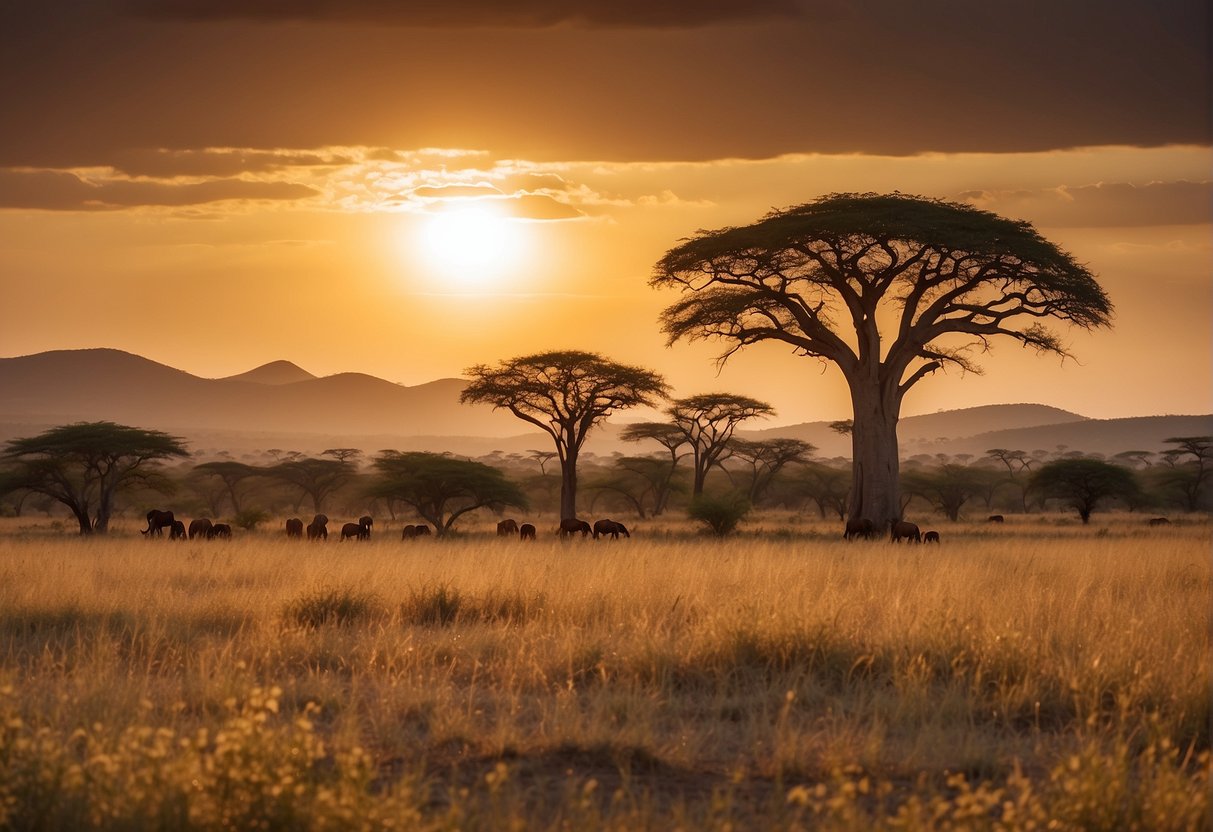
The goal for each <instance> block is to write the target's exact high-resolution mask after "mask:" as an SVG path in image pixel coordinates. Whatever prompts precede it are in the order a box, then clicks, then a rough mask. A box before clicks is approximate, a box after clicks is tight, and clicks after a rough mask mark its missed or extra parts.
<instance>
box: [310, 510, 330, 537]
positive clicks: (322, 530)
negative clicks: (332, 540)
mask: <svg viewBox="0 0 1213 832" xmlns="http://www.w3.org/2000/svg"><path fill="white" fill-rule="evenodd" d="M328 525H329V519H328V517H326V516H325V515H323V514H317V515H316V516H315V517H313V518H312V522H311V523H308V526H307V539H308V540H328V539H329V529H328Z"/></svg>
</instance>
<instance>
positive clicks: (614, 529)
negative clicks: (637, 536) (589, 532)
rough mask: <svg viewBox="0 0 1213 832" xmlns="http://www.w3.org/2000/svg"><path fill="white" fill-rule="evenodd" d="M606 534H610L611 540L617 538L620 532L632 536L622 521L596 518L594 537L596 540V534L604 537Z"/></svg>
mask: <svg viewBox="0 0 1213 832" xmlns="http://www.w3.org/2000/svg"><path fill="white" fill-rule="evenodd" d="M608 534H609V535H610V536H611V540H618V539H619V535H621V534H622V535H623V536H624V537H631V536H632V535H631V534H630V533H629V532H628V527H627V526H625V525H623V524H622V523H616V522H615V521H614V520H596V521H595V522H594V539H595V540H597V539H598V535H602V536H603V537H606V536H607V535H608Z"/></svg>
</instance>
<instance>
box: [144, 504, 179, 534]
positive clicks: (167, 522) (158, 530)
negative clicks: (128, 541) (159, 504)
mask: <svg viewBox="0 0 1213 832" xmlns="http://www.w3.org/2000/svg"><path fill="white" fill-rule="evenodd" d="M173 519H174V518H173V513H172V512H171V511H161V510H160V509H158V508H154V509H152V510H151V511H149V512H148V513H147V528H146V529H141V530H140V531H139V534H151V535H153V536H155V537H161V536H162V535H163V534H164V530H165V529H167V528H169V527H170V526H172V525H173Z"/></svg>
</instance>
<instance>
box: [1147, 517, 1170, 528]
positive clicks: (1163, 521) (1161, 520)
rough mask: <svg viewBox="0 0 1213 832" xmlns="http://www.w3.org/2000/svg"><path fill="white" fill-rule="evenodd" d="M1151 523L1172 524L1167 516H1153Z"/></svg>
mask: <svg viewBox="0 0 1213 832" xmlns="http://www.w3.org/2000/svg"><path fill="white" fill-rule="evenodd" d="M1150 525H1151V526H1169V525H1171V521H1170V520H1168V519H1167V518H1165V517H1151V518H1150Z"/></svg>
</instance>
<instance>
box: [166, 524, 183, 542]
mask: <svg viewBox="0 0 1213 832" xmlns="http://www.w3.org/2000/svg"><path fill="white" fill-rule="evenodd" d="M168 539H169V540H185V524H184V523H182V522H181V521H180V520H174V521H173V524H172V525H171V526H169V527H168Z"/></svg>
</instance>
